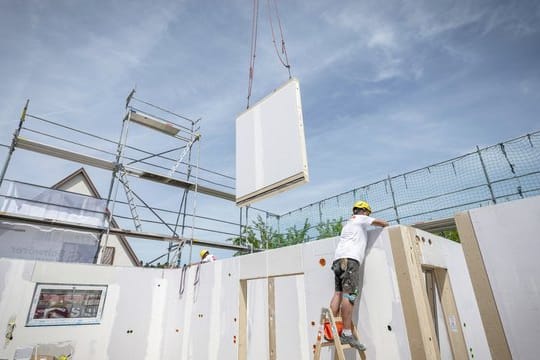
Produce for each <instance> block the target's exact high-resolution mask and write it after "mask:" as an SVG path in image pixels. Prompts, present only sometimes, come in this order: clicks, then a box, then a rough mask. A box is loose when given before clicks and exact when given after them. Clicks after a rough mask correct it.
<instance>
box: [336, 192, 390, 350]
mask: <svg viewBox="0 0 540 360" xmlns="http://www.w3.org/2000/svg"><path fill="white" fill-rule="evenodd" d="M370 214H371V207H370V206H369V204H368V203H367V202H365V201H357V202H355V203H354V205H353V215H352V217H351V218H350V219H349V220H348V221H347V223H346V224H345V225H344V226H343V229H342V230H341V235H340V237H339V242H338V245H337V248H336V252H335V256H334V262H333V264H332V270H333V271H334V279H335V292H334V296H333V297H332V300H331V301H330V309H331V310H332V312H333V314H334V316H337V315H338V313H339V311H340V310H341V318H342V319H343V332H342V333H341V336H340V340H341V342H342V343H344V344H349V345H351V346H352V347H355V348H356V349H358V350H360V351H365V350H366V347H365V345H364V344H362V343H360V342H359V341H358V339H355V338H354V336H353V335H352V313H353V308H354V302H355V300H356V298H357V296H358V283H359V281H360V266H361V265H362V263H363V262H364V255H365V252H366V245H367V229H368V227H369V226H370V225H374V226H381V227H385V226H388V222H386V221H385V220H380V219H375V218H372V217H370V216H369V215H370Z"/></svg>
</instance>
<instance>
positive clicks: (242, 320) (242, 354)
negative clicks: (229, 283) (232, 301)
mask: <svg viewBox="0 0 540 360" xmlns="http://www.w3.org/2000/svg"><path fill="white" fill-rule="evenodd" d="M247 300H248V298H247V280H240V294H239V301H238V302H239V309H238V360H247V304H248V303H247Z"/></svg>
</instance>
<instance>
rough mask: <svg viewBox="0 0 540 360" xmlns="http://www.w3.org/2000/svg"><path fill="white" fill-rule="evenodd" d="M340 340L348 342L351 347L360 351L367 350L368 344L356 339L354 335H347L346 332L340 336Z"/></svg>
mask: <svg viewBox="0 0 540 360" xmlns="http://www.w3.org/2000/svg"><path fill="white" fill-rule="evenodd" d="M339 340H340V341H341V343H342V344H348V345H351V347H353V348H355V349H357V350H359V351H366V345H364V344H362V343H361V342H360V341H358V340H356V339H355V338H354V337H353V336H352V335H351V336H347V335H345V334H341V336H340V337H339Z"/></svg>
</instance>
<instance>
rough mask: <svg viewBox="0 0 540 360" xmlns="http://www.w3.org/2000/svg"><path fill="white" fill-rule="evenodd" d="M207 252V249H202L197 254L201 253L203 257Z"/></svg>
mask: <svg viewBox="0 0 540 360" xmlns="http://www.w3.org/2000/svg"><path fill="white" fill-rule="evenodd" d="M207 253H208V250H206V249H202V250H201V252H200V253H199V255H201V257H202V258H203V257H204V255H206V254H207Z"/></svg>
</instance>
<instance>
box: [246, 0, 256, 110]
mask: <svg viewBox="0 0 540 360" xmlns="http://www.w3.org/2000/svg"><path fill="white" fill-rule="evenodd" d="M258 18H259V0H253V14H252V19H251V49H250V53H249V85H248V95H247V108H248V109H249V99H250V98H251V88H252V87H253V74H254V72H255V56H256V49H257V28H258Z"/></svg>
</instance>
